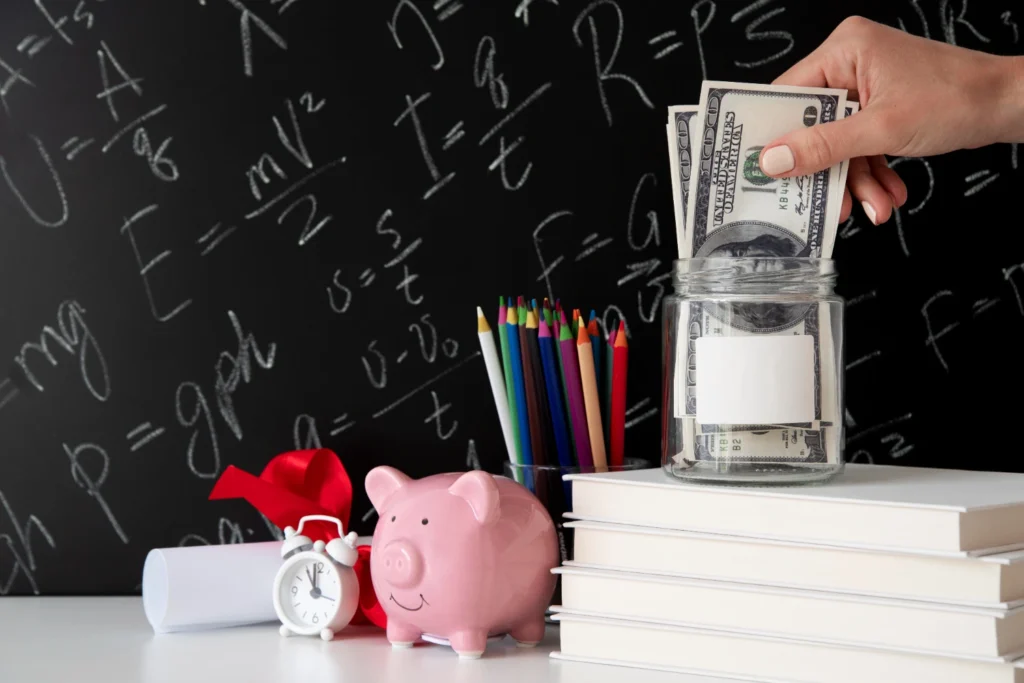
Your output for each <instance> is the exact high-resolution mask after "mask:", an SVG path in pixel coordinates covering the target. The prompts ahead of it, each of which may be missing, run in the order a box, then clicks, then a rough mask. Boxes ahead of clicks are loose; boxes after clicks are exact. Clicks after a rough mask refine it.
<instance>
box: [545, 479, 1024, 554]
mask: <svg viewBox="0 0 1024 683" xmlns="http://www.w3.org/2000/svg"><path fill="white" fill-rule="evenodd" d="M565 478H566V479H568V480H570V481H572V483H573V511H572V513H569V514H568V515H567V516H568V517H570V518H572V519H586V520H592V521H611V522H620V523H625V524H635V525H640V526H651V527H658V528H665V529H678V530H685V531H707V532H713V533H721V534H730V535H737V536H746V537H753V538H773V539H779V540H793V541H806V542H815V543H825V544H829V545H837V546H846V547H859V548H878V549H883V548H890V549H891V548H895V549H901V550H917V551H920V552H936V553H957V554H962V555H971V554H973V555H982V554H990V553H996V552H1002V551H1007V550H1014V549H1019V548H1024V474H1014V473H1003V472H971V471H966V470H948V469H934V468H923V467H897V466H890V465H864V464H849V465H847V466H846V469H845V471H844V472H843V474H841V475H839V476H838V477H837V478H835V479H834V480H832V481H830V482H828V483H827V484H824V485H819V486H799V487H738V486H720V485H710V484H694V483H689V482H683V481H680V480H678V479H675V478H674V477H672V476H671V475H669V474H667V473H666V472H664V471H663V470H662V469H660V468H652V469H644V470H631V471H617V472H607V473H589V474H567V475H565Z"/></svg>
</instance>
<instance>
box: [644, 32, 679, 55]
mask: <svg viewBox="0 0 1024 683" xmlns="http://www.w3.org/2000/svg"><path fill="white" fill-rule="evenodd" d="M676 34H677V32H676V31H675V30H672V31H665V32H664V33H659V34H658V35H656V36H654V37H653V38H651V39H650V40H648V41H647V44H648V45H655V46H657V47H655V49H656V50H657V52H656V53H655V55H654V59H656V60H657V59H664V58H665V57H668V56H669V55H670V54H672V53H673V52H675V51H676V50H678V49H679V48H681V47H682V46H683V41H681V40H677V41H675V42H672V43H669V44H668V45H666V46H665V47H661V44H662V43H664V42H665V41H667V40H669V39H672V38H675V37H676Z"/></svg>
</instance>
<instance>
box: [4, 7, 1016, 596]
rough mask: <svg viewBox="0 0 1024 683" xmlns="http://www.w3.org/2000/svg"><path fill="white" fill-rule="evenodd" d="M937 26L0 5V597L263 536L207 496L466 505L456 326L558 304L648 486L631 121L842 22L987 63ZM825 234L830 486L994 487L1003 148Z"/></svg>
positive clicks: (644, 327)
mask: <svg viewBox="0 0 1024 683" xmlns="http://www.w3.org/2000/svg"><path fill="white" fill-rule="evenodd" d="M1015 5H1016V3H1012V2H1010V0H1004V1H1003V2H1002V3H1001V4H1000V3H999V2H986V3H981V2H975V3H973V4H972V5H971V6H968V2H967V0H960V1H949V2H947V1H946V0H942V1H941V2H929V1H928V0H924V1H918V0H906V1H902V0H901V1H897V2H868V1H866V0H861V1H858V2H849V3H825V2H811V1H809V0H804V1H797V0H774V1H773V0H759V1H757V2H750V1H749V0H741V1H737V2H729V1H726V0H715V1H713V0H699V1H697V2H691V1H685V2H671V3H668V2H655V1H653V0H651V1H646V2H640V1H631V2H628V3H627V2H625V1H624V0H618V1H617V2H616V1H614V0H598V1H596V2H585V1H583V0H557V2H556V1H555V0H495V1H493V2H470V1H469V0H436V1H435V0H382V1H379V2H331V1H329V0H262V1H258V0H191V1H180V0H163V1H161V2H156V1H151V2H129V1H128V0H80V1H79V0H37V1H36V2H34V3H32V2H18V3H14V2H7V3H3V6H2V7H0V358H3V361H0V594H25V593H33V592H39V593H50V594H57V593H132V592H136V591H137V590H138V587H139V582H140V574H141V567H142V560H143V558H144V556H145V553H146V552H147V551H148V550H149V549H150V548H153V547H166V546H173V545H179V544H192V543H221V542H240V541H250V540H266V539H269V538H272V537H273V535H274V534H275V533H277V530H276V529H274V528H273V527H272V526H270V525H268V524H267V523H265V520H263V519H261V517H260V515H259V514H258V513H257V512H256V511H255V510H253V509H252V508H251V507H250V506H248V504H246V503H244V502H242V501H208V500H207V496H208V494H209V491H210V488H211V486H212V484H213V482H214V480H215V478H216V477H217V475H218V474H219V473H220V472H222V471H223V470H224V468H225V467H226V466H227V465H229V464H234V465H236V466H238V467H241V468H242V469H245V470H247V471H249V472H253V473H258V472H259V471H260V470H261V469H262V467H263V465H264V464H265V463H266V462H267V461H268V460H269V459H270V458H271V457H272V456H273V455H276V454H277V453H280V452H282V451H286V450H291V449H293V448H304V447H311V446H314V445H323V446H326V447H329V448H331V449H333V450H335V451H336V452H337V453H338V454H339V455H340V456H341V458H342V460H343V462H344V464H345V466H346V468H347V469H348V472H349V473H350V475H351V477H352V480H353V482H354V483H355V484H356V489H357V492H356V498H355V501H354V504H353V510H352V519H353V521H354V528H355V530H356V531H358V532H359V533H362V534H366V533H370V531H371V530H372V528H373V524H374V523H375V521H376V520H375V519H374V518H373V511H372V508H371V506H370V504H369V502H368V500H367V499H366V497H365V494H363V493H362V491H361V483H362V479H363V477H364V476H365V474H366V472H367V471H368V470H369V469H370V468H371V467H373V466H376V465H379V464H392V465H395V466H398V467H400V468H401V469H403V470H405V471H406V472H407V473H408V474H410V475H411V476H414V477H419V476H424V475H426V474H429V473H433V472H440V471H452V470H465V469H468V468H472V467H480V468H483V469H486V470H488V471H491V472H500V471H501V463H502V460H503V457H504V455H503V442H502V439H501V434H500V430H499V426H498V421H497V418H496V415H495V411H494V408H493V404H492V402H491V398H490V390H489V388H488V384H487V377H486V372H485V369H484V365H483V362H482V361H481V359H480V357H479V355H478V351H479V346H478V343H477V338H476V328H475V314H474V308H475V306H477V305H480V306H483V307H484V309H485V310H486V311H487V312H488V315H489V317H490V319H491V322H492V324H493V323H494V317H495V315H496V306H497V297H498V296H499V295H517V294H526V295H530V296H537V297H543V296H554V297H560V298H561V299H563V300H564V301H566V302H568V303H570V304H571V305H572V306H575V307H579V308H581V309H584V310H588V311H589V309H591V308H594V309H596V310H597V311H598V313H599V315H600V316H602V317H603V319H604V322H606V323H608V324H613V323H614V322H615V321H617V320H618V319H619V318H623V319H625V321H626V324H627V326H628V333H629V335H630V337H629V338H630V345H631V349H632V351H631V360H630V386H629V396H628V408H629V416H628V424H627V427H628V429H627V451H628V453H629V454H630V455H634V456H639V457H644V458H648V459H649V460H651V461H652V463H653V462H655V461H656V459H657V458H658V453H659V440H660V430H659V420H658V419H657V417H658V411H659V404H660V392H661V379H660V346H661V330H660V325H659V322H660V320H659V308H660V303H661V299H662V297H663V296H664V295H665V293H666V292H668V291H671V280H670V275H669V273H670V268H671V262H672V259H673V258H674V256H675V253H676V245H675V239H674V226H673V222H672V220H673V219H672V215H673V213H672V207H671V192H670V187H669V168H668V161H667V153H666V141H665V128H664V124H665V120H666V119H665V116H666V114H665V108H666V107H667V106H668V105H672V104H685V103H690V102H694V101H696V98H697V96H698V94H699V86H700V82H701V80H702V78H704V77H710V78H716V79H722V80H744V81H761V82H766V81H770V80H771V79H772V78H774V77H775V76H776V75H777V74H778V73H780V72H781V71H782V70H783V69H784V68H785V67H787V66H788V65H790V64H792V63H793V62H795V61H796V60H797V59H798V58H799V57H800V56H802V55H804V54H806V53H808V52H809V51H811V50H812V49H813V48H814V47H816V46H817V45H818V44H819V43H820V42H821V41H822V40H824V39H825V37H826V36H827V35H828V33H829V32H830V31H831V30H832V29H833V28H834V27H835V26H836V25H837V24H838V23H839V22H840V21H841V20H842V18H843V17H844V16H845V15H846V14H849V13H852V12H858V13H861V14H864V15H866V16H869V17H871V18H873V19H876V20H878V21H881V22H884V23H887V24H889V25H892V26H899V27H901V28H903V29H905V30H907V31H910V32H912V33H915V34H919V35H926V36H929V37H932V38H936V39H940V40H946V41H949V42H955V43H957V44H959V45H963V46H967V47H972V48H978V49H984V50H987V51H990V52H997V53H1001V54H1013V53H1018V52H1020V50H1021V43H1020V42H1019V38H1020V36H1019V26H1018V23H1019V22H1022V21H1024V16H1022V15H1024V13H1022V12H1020V11H1019V9H1018V8H1017V7H1015ZM893 163H894V164H898V166H897V168H898V170H899V172H900V173H901V174H902V175H903V176H904V178H905V179H906V181H907V183H908V185H909V188H910V200H909V202H908V204H907V205H906V206H905V207H904V208H903V209H902V210H901V211H900V212H898V213H897V215H896V217H895V218H894V219H893V220H891V221H890V222H889V223H888V224H886V225H883V226H880V227H873V226H871V225H870V224H869V223H868V221H867V220H866V218H865V217H864V216H863V214H861V213H859V211H858V212H856V213H855V214H854V216H853V217H852V218H851V220H850V221H848V222H847V223H845V224H844V225H843V226H842V227H841V232H840V238H839V240H838V243H837V246H836V250H835V257H836V259H837V261H838V266H839V269H840V279H839V289H840V291H841V293H842V294H843V295H844V296H845V297H847V300H848V302H849V307H848V310H847V317H846V322H847V340H846V353H847V365H846V367H847V390H846V396H847V408H848V410H847V413H846V416H845V417H846V423H847V428H848V432H847V436H848V438H847V455H848V457H849V458H851V459H853V460H857V461H861V462H877V463H892V462H896V463H900V464H906V465H912V466H921V465H927V466H955V467H964V468H970V469H1002V470H1015V471H1020V468H1021V465H1020V464H1019V462H1020V461H1019V459H1018V458H1017V457H1016V455H1017V442H1016V439H1009V438H1006V439H1004V438H1002V437H1001V436H999V434H1000V432H999V431H998V430H999V429H1003V428H1009V427H1012V426H1013V425H1015V424H1017V423H1018V422H1019V419H1018V416H1017V407H1018V406H1019V405H1020V401H1019V400H1018V398H1017V396H1018V394H1019V391H1020V387H1022V386H1024V372H1022V364H1021V363H1020V361H1019V346H1020V342H1019V340H1020V338H1021V332H1022V331H1024V292H1022V291H1021V289H1022V288H1024V269H1022V266H1024V239H1022V238H1021V237H1020V232H1019V231H1018V230H1016V225H1015V223H1016V222H1017V221H1015V220H1007V219H1006V216H1007V215H1012V213H1011V212H1012V211H1013V210H1014V209H1015V207H1016V206H1017V205H1018V203H1019V202H1017V201H1015V200H1016V198H1017V197H1018V195H1019V190H1020V187H1021V184H1020V180H1021V173H1022V171H1021V170H1020V169H1019V162H1018V154H1017V148H1016V147H1015V146H1010V145H1001V146H995V147H991V148H984V149H979V150H974V151H970V152H962V153H955V154H951V155H948V156H946V157H942V158H932V159H927V160H920V159H896V160H894V161H893Z"/></svg>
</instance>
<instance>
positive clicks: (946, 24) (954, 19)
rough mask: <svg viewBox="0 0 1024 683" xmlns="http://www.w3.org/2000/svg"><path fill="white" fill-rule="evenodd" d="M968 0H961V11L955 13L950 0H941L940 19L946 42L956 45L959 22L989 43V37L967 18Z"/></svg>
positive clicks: (976, 36)
mask: <svg viewBox="0 0 1024 683" xmlns="http://www.w3.org/2000/svg"><path fill="white" fill-rule="evenodd" d="M966 15H967V0H960V12H959V14H957V13H955V12H954V10H953V8H952V7H951V6H950V4H949V0H939V21H940V23H941V24H942V34H943V36H944V37H945V39H946V42H947V43H949V44H950V45H956V44H957V42H956V27H957V24H959V25H961V26H964V27H965V28H966V29H967V30H968V31H970V32H971V33H972V34H974V37H975V38H977V39H978V40H980V41H981V42H983V43H989V42H991V40H989V39H988V38H987V37H985V36H983V35H982V34H981V32H980V31H978V29H976V28H975V27H974V24H972V23H971V22H969V21H968V20H967V16H966Z"/></svg>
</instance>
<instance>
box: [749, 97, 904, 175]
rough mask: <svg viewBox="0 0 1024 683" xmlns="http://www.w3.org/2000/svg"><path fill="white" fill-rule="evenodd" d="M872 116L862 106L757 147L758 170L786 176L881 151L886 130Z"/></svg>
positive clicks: (808, 171) (884, 150) (804, 173)
mask: <svg viewBox="0 0 1024 683" xmlns="http://www.w3.org/2000/svg"><path fill="white" fill-rule="evenodd" d="M876 118H877V117H876V116H875V115H874V114H872V112H871V111H870V110H865V111H862V112H860V113H859V114H857V115H856V116H851V117H850V118H847V119H841V120H839V121H833V122H831V123H823V124H819V125H815V126H811V127H809V128H803V129H801V130H797V131H794V132H792V133H789V134H787V135H784V136H782V137H781V138H779V139H777V140H774V141H773V142H771V143H770V144H769V145H767V146H765V148H764V149H763V150H762V151H761V170H762V171H764V172H765V174H767V175H770V176H772V177H775V178H789V177H792V176H802V175H811V174H812V173H817V172H818V171H820V170H822V169H825V168H829V167H831V166H835V165H836V164H838V163H839V162H840V161H843V160H844V159H852V158H854V157H862V156H873V155H875V154H884V153H885V152H886V151H887V150H886V149H885V147H886V137H885V135H886V134H885V133H884V132H883V131H884V128H883V127H882V126H880V125H878V122H877V121H876ZM851 170H852V169H851Z"/></svg>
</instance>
